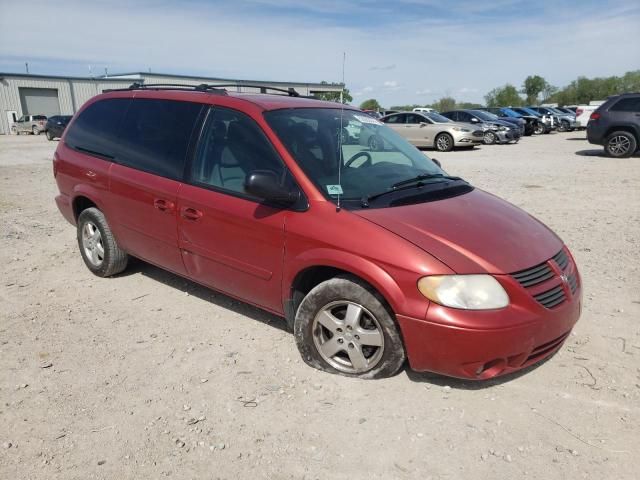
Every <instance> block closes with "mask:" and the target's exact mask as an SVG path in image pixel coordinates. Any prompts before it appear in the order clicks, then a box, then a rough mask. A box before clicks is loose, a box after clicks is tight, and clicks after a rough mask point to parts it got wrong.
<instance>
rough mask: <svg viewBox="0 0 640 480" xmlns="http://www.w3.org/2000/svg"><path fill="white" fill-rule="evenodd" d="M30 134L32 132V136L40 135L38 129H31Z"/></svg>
mask: <svg viewBox="0 0 640 480" xmlns="http://www.w3.org/2000/svg"><path fill="white" fill-rule="evenodd" d="M31 132H33V134H34V135H40V130H38V127H33V128H32V129H31Z"/></svg>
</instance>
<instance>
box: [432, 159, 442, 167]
mask: <svg viewBox="0 0 640 480" xmlns="http://www.w3.org/2000/svg"><path fill="white" fill-rule="evenodd" d="M431 161H432V162H433V163H435V164H436V165H438V166H439V167H440V168H442V164H441V163H440V160H438V159H437V158H432V159H431Z"/></svg>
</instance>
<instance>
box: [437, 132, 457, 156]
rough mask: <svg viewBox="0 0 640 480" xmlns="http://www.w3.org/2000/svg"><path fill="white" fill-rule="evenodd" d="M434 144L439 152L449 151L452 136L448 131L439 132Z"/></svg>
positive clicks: (451, 147) (451, 144) (451, 146)
mask: <svg viewBox="0 0 640 480" xmlns="http://www.w3.org/2000/svg"><path fill="white" fill-rule="evenodd" d="M434 144H435V147H436V150H438V151H439V152H450V151H451V150H453V137H452V136H451V135H449V134H448V133H440V134H439V135H438V136H437V137H436V139H435V142H434Z"/></svg>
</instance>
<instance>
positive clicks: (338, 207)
mask: <svg viewBox="0 0 640 480" xmlns="http://www.w3.org/2000/svg"><path fill="white" fill-rule="evenodd" d="M346 60H347V53H346V52H342V89H341V90H340V130H338V162H339V163H338V185H339V186H340V192H339V193H338V201H337V204H336V212H339V211H340V208H341V206H340V195H341V194H342V162H343V161H344V156H343V154H342V117H343V115H344V64H345V63H346Z"/></svg>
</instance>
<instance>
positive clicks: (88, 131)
mask: <svg viewBox="0 0 640 480" xmlns="http://www.w3.org/2000/svg"><path fill="white" fill-rule="evenodd" d="M129 102H130V99H128V98H111V99H107V100H99V101H97V102H95V103H92V104H91V105H89V106H88V107H87V108H85V109H84V110H83V111H82V112H81V113H80V115H79V116H78V118H77V119H76V121H75V122H73V125H71V128H70V129H69V131H68V132H67V136H66V139H65V142H66V144H67V145H68V146H69V147H71V148H74V149H77V150H80V151H83V152H86V153H89V154H93V155H98V156H101V157H105V158H115V156H116V139H117V134H118V126H119V124H120V121H121V120H122V117H123V116H124V113H125V111H126V109H127V105H129Z"/></svg>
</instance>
